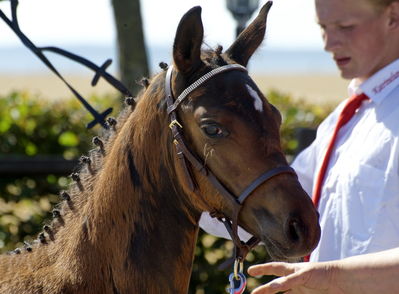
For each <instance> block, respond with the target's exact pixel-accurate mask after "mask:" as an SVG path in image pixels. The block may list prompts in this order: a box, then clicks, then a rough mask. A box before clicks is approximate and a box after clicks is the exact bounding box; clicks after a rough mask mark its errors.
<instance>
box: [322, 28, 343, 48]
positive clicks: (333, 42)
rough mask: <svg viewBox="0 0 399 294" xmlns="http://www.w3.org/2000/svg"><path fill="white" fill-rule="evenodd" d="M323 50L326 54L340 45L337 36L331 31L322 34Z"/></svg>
mask: <svg viewBox="0 0 399 294" xmlns="http://www.w3.org/2000/svg"><path fill="white" fill-rule="evenodd" d="M323 41H324V50H325V51H327V52H334V51H335V50H336V49H338V48H340V47H341V45H342V42H341V40H340V39H339V37H338V35H337V34H336V33H334V32H331V31H324V33H323Z"/></svg>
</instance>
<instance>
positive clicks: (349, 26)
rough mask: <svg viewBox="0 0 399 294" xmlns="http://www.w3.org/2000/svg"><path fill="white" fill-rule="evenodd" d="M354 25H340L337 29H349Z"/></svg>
mask: <svg viewBox="0 0 399 294" xmlns="http://www.w3.org/2000/svg"><path fill="white" fill-rule="evenodd" d="M354 27H355V26H354V25H340V26H339V29H340V30H343V31H350V30H353V29H354Z"/></svg>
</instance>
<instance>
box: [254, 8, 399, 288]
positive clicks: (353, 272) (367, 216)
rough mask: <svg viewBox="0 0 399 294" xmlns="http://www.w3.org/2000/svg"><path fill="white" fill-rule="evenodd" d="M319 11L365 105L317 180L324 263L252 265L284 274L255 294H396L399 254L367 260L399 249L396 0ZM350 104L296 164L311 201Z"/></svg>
mask: <svg viewBox="0 0 399 294" xmlns="http://www.w3.org/2000/svg"><path fill="white" fill-rule="evenodd" d="M316 12H317V18H318V22H319V24H320V27H321V29H322V32H323V40H324V43H325V50H326V51H328V52H330V53H331V54H332V57H333V58H334V60H335V62H336V64H337V66H338V68H339V70H340V72H341V75H342V77H344V78H346V79H352V81H351V83H350V85H349V94H350V95H349V96H352V95H358V94H365V95H366V96H367V99H364V100H363V101H362V102H360V103H359V104H360V105H359V106H358V109H357V112H356V113H355V114H354V116H353V117H352V118H350V119H349V121H348V122H346V123H345V124H344V125H343V126H342V128H340V129H339V131H337V134H336V139H335V142H334V144H333V147H332V148H331V155H330V157H329V160H328V161H327V164H326V167H325V174H324V177H322V179H321V181H320V182H321V184H322V185H321V186H320V187H321V189H319V190H320V201H319V202H318V210H319V212H320V225H321V230H322V233H321V239H320V243H319V245H318V247H317V248H316V249H315V251H314V252H313V253H312V254H311V256H310V261H318V262H311V263H302V264H285V263H271V264H269V265H260V266H255V267H252V268H251V269H250V270H249V272H250V274H253V275H260V274H275V275H281V276H284V277H282V278H280V279H277V280H275V281H273V282H271V283H269V284H267V285H264V286H262V287H260V288H259V289H257V290H255V291H254V292H253V293H277V292H279V291H283V290H288V289H291V291H290V293H309V294H310V293H339V294H341V293H345V294H346V293H399V278H398V273H399V249H393V250H388V251H384V252H380V253H374V254H368V253H372V252H378V251H383V250H387V249H391V248H394V247H399V221H398V216H399V1H398V0H350V1H348V0H316ZM363 96H364V95H363ZM347 103H348V102H347V101H344V102H343V103H341V104H340V105H339V106H338V107H337V109H336V110H335V111H334V112H333V113H332V114H331V115H329V117H327V119H326V120H325V121H324V122H323V123H322V124H321V125H320V127H319V129H318V132H317V138H316V140H315V141H314V142H313V144H312V145H311V146H310V147H308V148H307V149H306V150H304V151H303V152H302V153H301V154H300V155H299V156H298V157H297V158H296V160H295V161H294V163H293V167H294V168H295V170H296V171H297V173H298V176H299V178H300V181H301V184H302V185H303V187H304V188H305V190H307V192H308V193H309V194H310V195H312V194H313V195H314V192H315V190H317V189H316V182H317V181H318V180H317V179H318V176H319V173H320V169H321V166H322V163H323V160H324V157H325V155H326V150H327V146H328V145H329V143H330V140H331V137H332V135H333V133H334V129H335V128H336V124H337V121H338V120H339V116H340V114H341V112H342V110H343V108H344V107H345V105H346V104H347ZM361 254H364V255H363V256H362V255H361ZM354 255H360V256H357V257H351V258H347V257H350V256H354ZM340 259H342V260H340ZM331 260H335V261H331ZM321 261H329V262H321ZM392 273H395V274H392ZM373 283H376V286H377V287H373V286H371V285H372V284H373Z"/></svg>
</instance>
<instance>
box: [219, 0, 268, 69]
mask: <svg viewBox="0 0 399 294" xmlns="http://www.w3.org/2000/svg"><path fill="white" fill-rule="evenodd" d="M272 3H273V2H272V1H268V2H267V3H266V4H265V5H264V6H263V7H262V9H261V10H260V12H259V14H258V16H257V17H256V18H255V19H254V20H253V21H252V23H251V24H250V25H249V26H248V27H247V28H246V29H245V30H244V31H243V32H242V33H241V34H240V35H239V36H238V37H237V40H235V42H234V43H233V44H232V45H231V46H230V48H229V49H227V51H226V53H225V54H226V55H227V56H228V57H229V58H231V59H233V60H234V61H236V62H237V63H239V64H241V65H243V66H247V64H248V60H249V58H251V56H252V54H253V53H254V52H255V51H256V49H258V47H259V45H260V44H261V43H262V41H263V39H264V37H265V32H266V18H267V14H268V12H269V9H270V7H271V6H272Z"/></svg>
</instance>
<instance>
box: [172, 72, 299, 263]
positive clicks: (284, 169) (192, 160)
mask: <svg viewBox="0 0 399 294" xmlns="http://www.w3.org/2000/svg"><path fill="white" fill-rule="evenodd" d="M231 70H240V71H243V72H247V69H246V68H245V67H243V66H241V65H239V64H228V65H224V66H221V67H218V68H216V69H213V70H211V71H210V72H208V73H206V74H205V75H203V76H202V77H200V78H199V79H198V80H196V81H195V82H194V83H193V84H191V85H190V86H189V87H187V88H186V89H185V90H184V91H183V92H182V93H181V94H180V95H179V97H178V98H177V99H176V100H174V97H173V93H172V72H173V66H172V65H171V66H170V67H169V68H168V71H167V73H166V78H165V93H166V103H167V110H168V114H169V122H170V124H169V128H170V129H171V130H172V135H173V138H174V141H173V142H174V144H175V146H176V151H177V157H178V159H179V162H180V164H181V166H182V169H183V171H184V174H185V177H186V179H187V183H188V185H189V187H190V189H191V190H192V191H195V190H196V189H197V188H198V187H197V183H196V181H195V178H194V175H193V172H192V169H191V168H190V165H191V166H192V167H194V168H195V169H196V170H197V171H199V172H200V173H201V174H202V175H203V176H205V177H206V178H207V179H208V180H209V181H210V182H211V183H212V184H213V186H214V187H215V188H216V189H217V190H218V191H219V193H220V194H221V195H222V196H223V197H224V198H225V199H226V200H227V201H229V202H231V203H232V207H233V215H232V217H231V220H230V218H229V217H227V216H226V215H224V214H223V213H222V212H220V211H212V212H211V213H210V214H211V216H212V217H216V218H217V219H218V220H219V221H221V222H223V224H224V225H225V226H226V229H227V231H228V232H229V234H230V236H231V239H232V241H233V242H234V245H235V259H237V260H240V261H243V260H244V259H245V257H246V255H247V254H248V252H249V251H250V250H251V249H252V248H253V247H254V246H256V245H257V244H258V243H259V241H260V240H259V239H257V238H256V237H252V238H251V239H250V240H249V241H248V242H247V243H244V242H242V241H241V240H240V238H239V236H238V233H237V231H238V216H239V213H240V210H241V208H242V204H243V203H244V201H245V199H247V198H248V197H249V196H250V195H251V193H252V192H253V191H254V190H255V189H256V188H258V187H259V186H260V185H262V184H263V183H264V182H266V181H268V180H270V179H271V178H273V177H275V176H277V175H279V174H283V173H291V174H294V175H296V173H295V171H294V170H293V169H292V168H291V167H289V166H279V167H276V168H273V169H271V170H269V171H266V172H265V173H263V174H261V175H260V176H259V177H258V178H256V179H255V180H254V181H252V183H251V184H249V185H248V187H247V188H245V190H244V191H243V192H242V193H241V194H240V195H239V196H238V197H237V196H236V195H234V194H233V193H231V192H230V191H229V190H228V189H227V188H226V187H225V186H224V185H223V184H222V183H221V182H220V181H219V180H218V179H217V177H216V176H215V175H214V174H213V172H212V171H211V170H210V169H209V168H208V167H207V166H206V165H205V164H204V163H203V161H202V160H200V159H198V157H197V156H196V155H195V154H193V153H192V152H191V151H190V150H189V149H188V147H187V145H186V143H185V141H184V137H183V135H182V132H181V130H182V129H183V126H182V125H181V124H180V123H179V122H178V120H177V114H176V109H177V107H178V106H179V105H180V103H181V102H182V101H183V100H184V99H185V98H186V97H187V96H188V95H189V94H190V93H191V92H192V91H194V90H195V89H197V88H198V87H199V86H200V85H202V84H203V83H205V82H206V81H208V80H209V79H210V78H212V77H213V76H215V75H217V74H220V73H223V72H226V71H231Z"/></svg>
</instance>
